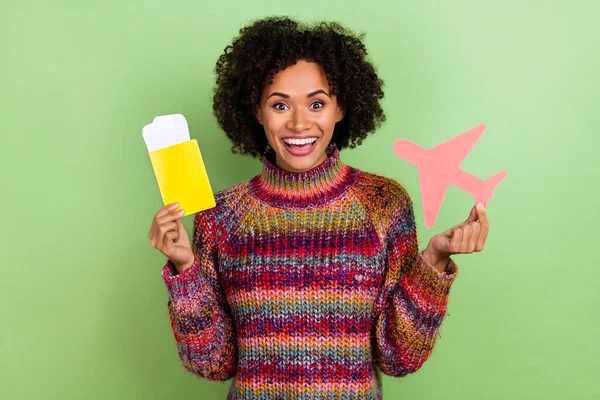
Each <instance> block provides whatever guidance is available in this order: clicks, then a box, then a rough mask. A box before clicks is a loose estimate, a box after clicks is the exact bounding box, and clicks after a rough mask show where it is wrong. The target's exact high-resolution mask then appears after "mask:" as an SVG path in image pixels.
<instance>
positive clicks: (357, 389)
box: [148, 17, 488, 400]
mask: <svg viewBox="0 0 600 400" xmlns="http://www.w3.org/2000/svg"><path fill="white" fill-rule="evenodd" d="M366 55H367V51H366V50H365V47H364V45H363V44H362V43H361V41H360V39H359V38H358V37H356V36H354V35H353V34H352V33H351V32H350V31H348V30H347V29H344V28H343V27H341V26H339V25H338V24H335V23H322V24H320V25H318V26H315V27H312V28H308V27H306V26H304V25H301V24H298V23H297V22H295V21H293V20H290V19H287V18H274V17H271V18H265V19H263V20H259V21H255V22H254V23H253V24H251V25H249V26H247V27H245V28H242V29H241V30H240V35H239V37H237V38H236V39H235V40H234V42H233V44H232V45H231V46H228V47H227V48H226V49H225V52H224V53H223V54H222V55H221V57H220V58H219V60H218V62H217V65H216V69H215V70H216V74H217V82H216V83H217V85H216V89H215V93H214V104H213V109H214V113H215V115H216V117H217V120H218V122H219V124H220V126H221V128H222V129H223V130H224V131H225V133H226V134H227V135H228V137H229V138H230V139H231V140H232V142H233V149H232V150H233V151H234V152H237V153H240V154H248V155H251V156H254V157H258V158H261V159H262V161H263V169H262V172H261V173H260V174H259V175H257V176H255V177H254V178H252V179H250V180H249V181H246V182H242V183H239V184H237V185H235V186H233V187H231V188H229V189H226V190H223V191H221V192H219V193H216V194H215V197H216V201H217V205H216V207H215V208H212V209H210V210H206V211H203V212H200V213H197V214H196V215H195V219H194V228H193V238H192V243H190V240H189V238H188V235H187V233H186V232H185V230H184V228H183V226H182V224H181V221H180V218H181V215H182V212H181V211H179V212H176V211H175V209H176V207H177V206H178V205H177V204H171V205H168V206H166V207H164V208H162V209H161V210H159V211H158V212H157V213H156V215H155V216H154V220H153V222H152V227H151V229H150V232H149V234H148V237H149V238H150V239H151V241H152V246H153V247H155V248H157V249H158V250H160V251H161V252H162V253H163V254H165V255H166V256H167V257H168V261H167V263H166V264H165V266H164V267H163V268H162V272H161V274H162V277H163V279H164V281H165V284H166V286H167V289H168V293H169V302H168V310H169V316H170V321H171V326H172V329H173V332H174V335H175V339H176V342H177V346H178V353H179V357H180V359H181V361H182V363H183V366H184V367H185V368H186V369H187V370H188V371H190V372H192V373H194V374H196V375H198V376H201V377H204V378H208V379H214V380H227V379H230V378H232V377H234V378H235V379H234V380H233V382H232V384H231V388H230V391H229V395H228V399H269V400H272V399H295V398H302V399H308V398H311V399H316V398H319V399H338V398H344V399H381V398H382V388H381V375H380V372H379V371H382V372H383V373H385V374H387V375H391V376H396V377H400V376H404V375H406V374H409V373H411V372H414V371H416V370H417V369H419V368H420V367H421V365H422V364H423V362H425V360H426V359H427V358H428V356H429V355H430V353H431V351H432V349H433V346H434V343H435V340H436V335H437V333H438V331H439V328H440V325H441V322H442V319H443V318H444V316H445V315H446V306H447V300H448V295H449V291H450V287H451V285H452V283H453V281H454V279H455V278H456V275H457V272H458V271H457V266H456V264H455V263H454V262H453V261H452V260H451V258H450V256H451V255H453V254H457V253H471V252H473V251H480V250H482V249H483V246H484V243H485V239H486V236H487V231H488V228H487V220H486V217H485V213H484V210H483V209H482V208H480V207H474V208H473V209H472V210H471V214H470V215H469V217H468V219H467V220H466V221H465V222H463V223H462V224H460V225H457V226H456V227H453V228H451V229H449V230H447V231H446V232H444V233H441V234H438V235H436V236H435V237H433V238H432V239H431V241H430V242H429V244H428V246H427V247H426V248H425V250H424V251H423V252H419V249H418V242H417V235H416V229H415V222H414V215H413V208H412V203H411V200H410V198H409V196H408V194H407V192H406V191H405V189H404V188H403V187H402V186H401V185H400V184H399V183H398V182H396V181H394V180H392V179H390V178H387V177H383V176H378V175H374V174H371V173H367V172H364V171H361V170H358V169H356V168H353V167H350V166H348V165H346V164H344V163H343V162H342V161H341V159H340V156H339V151H340V150H341V149H344V148H347V147H355V146H356V145H358V144H360V143H361V141H362V140H363V139H364V138H365V137H366V136H367V135H368V134H369V133H371V132H373V131H374V130H375V129H376V128H377V127H378V126H379V125H380V124H381V122H383V121H384V119H385V117H384V113H383V111H382V109H381V107H380V105H379V100H380V99H381V98H382V97H383V92H382V85H383V82H382V81H381V80H380V79H379V78H378V77H377V75H376V73H375V70H374V68H373V66H372V65H371V63H370V62H368V61H367V60H366Z"/></svg>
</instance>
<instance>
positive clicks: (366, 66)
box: [213, 16, 385, 158]
mask: <svg viewBox="0 0 600 400" xmlns="http://www.w3.org/2000/svg"><path fill="white" fill-rule="evenodd" d="M363 38H364V33H363V34H360V35H356V34H354V33H353V32H352V31H351V30H349V29H348V28H345V27H343V26H342V25H340V24H339V23H337V22H319V23H317V24H315V25H314V26H308V25H306V24H303V23H300V22H297V21H295V20H293V19H290V18H288V17H279V16H269V17H265V18H262V19H259V20H256V21H253V22H252V23H250V24H249V25H247V26H244V27H242V28H241V29H240V31H239V35H238V36H237V37H235V38H234V40H233V42H232V43H231V44H230V45H228V46H226V47H225V49H224V51H223V53H222V54H221V55H220V57H219V59H218V60H217V63H216V66H215V69H214V71H215V73H216V85H215V87H214V90H213V113H214V115H215V117H216V119H217V123H218V124H219V127H220V128H221V129H222V130H223V131H224V132H225V134H226V135H227V137H228V138H229V139H230V140H231V142H232V143H233V146H232V148H231V150H232V152H233V153H234V154H243V155H249V156H252V157H256V158H261V157H263V156H264V155H265V154H266V153H267V150H268V148H269V146H268V141H267V138H266V134H265V131H264V127H263V126H262V125H261V124H260V123H259V122H258V120H257V118H256V111H257V110H258V108H259V106H260V99H261V94H262V90H263V88H264V87H266V86H267V85H269V84H271V83H272V82H273V78H274V76H275V75H276V74H277V72H279V71H281V70H284V69H285V68H287V67H289V66H292V65H294V64H296V63H297V62H298V61H299V60H305V61H308V62H314V63H316V64H318V65H319V66H320V67H321V68H322V69H323V71H324V74H325V77H326V79H327V82H328V84H329V86H330V89H331V92H332V94H333V95H335V96H337V102H338V104H339V106H340V107H341V108H342V109H343V110H344V118H343V119H342V120H341V121H339V122H338V123H337V124H336V125H335V128H334V132H333V137H332V139H331V144H332V145H335V146H336V147H337V148H338V149H340V150H342V149H344V148H347V147H350V148H354V147H356V146H357V145H360V144H361V143H362V141H363V139H365V138H366V137H367V135H368V134H369V133H371V132H374V131H375V130H376V129H377V128H378V127H379V126H381V124H382V123H383V122H384V121H385V114H384V112H383V109H382V108H381V105H380V103H379V101H380V100H381V99H382V98H383V81H382V80H381V79H380V78H379V77H378V76H377V73H376V71H375V67H374V66H373V65H372V64H371V62H370V61H369V60H368V59H367V50H366V48H365V45H364V44H363V43H362V41H361V40H362V39H363Z"/></svg>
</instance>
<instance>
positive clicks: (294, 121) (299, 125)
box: [287, 109, 311, 132]
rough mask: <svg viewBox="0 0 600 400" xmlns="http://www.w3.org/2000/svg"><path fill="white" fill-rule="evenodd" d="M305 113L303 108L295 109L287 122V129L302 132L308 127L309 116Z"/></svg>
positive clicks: (309, 122)
mask: <svg viewBox="0 0 600 400" xmlns="http://www.w3.org/2000/svg"><path fill="white" fill-rule="evenodd" d="M305 113H306V111H305V110H303V109H296V110H295V111H294V112H293V113H292V116H291V118H290V119H289V121H288V122H287V127H288V129H291V130H294V131H297V132H302V131H305V130H306V129H307V128H309V127H310V124H311V121H310V116H307V115H306V114H305Z"/></svg>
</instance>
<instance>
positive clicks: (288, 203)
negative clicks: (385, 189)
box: [250, 145, 358, 208]
mask: <svg viewBox="0 0 600 400" xmlns="http://www.w3.org/2000/svg"><path fill="white" fill-rule="evenodd" d="M326 152H327V160H325V161H324V162H323V163H321V164H319V165H317V166H316V167H313V168H312V169H310V170H308V171H304V172H291V171H287V170H284V169H282V168H280V167H278V166H277V165H275V161H274V160H275V154H274V152H273V150H272V149H270V150H269V152H268V153H267V154H266V155H265V156H264V157H263V169H262V172H261V173H260V174H259V175H257V176H255V177H254V178H252V179H251V180H250V190H251V192H252V193H253V194H254V195H255V196H256V197H257V198H258V199H259V200H262V201H264V202H266V203H268V204H270V205H272V206H275V207H282V208H312V207H316V206H320V205H322V204H325V203H327V202H329V201H331V200H334V199H336V198H338V197H340V196H341V195H342V194H343V193H344V192H345V191H346V190H347V189H348V188H349V187H350V186H352V185H353V184H354V183H355V182H356V178H357V176H358V170H356V169H355V168H352V167H350V166H348V165H346V164H344V163H343V162H342V161H341V160H340V152H339V150H338V149H337V147H335V146H333V145H330V146H329V147H328V148H327V150H326Z"/></svg>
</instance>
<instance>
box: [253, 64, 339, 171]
mask: <svg viewBox="0 0 600 400" xmlns="http://www.w3.org/2000/svg"><path fill="white" fill-rule="evenodd" d="M343 117H344V113H343V111H342V110H341V109H340V107H339V106H338V103H337V98H336V96H333V95H331V93H330V88H329V85H328V83H327V78H326V77H325V74H324V72H323V70H322V69H321V68H320V66H319V65H318V64H315V63H312V62H307V61H304V60H300V61H298V63H296V64H295V65H292V66H290V67H288V68H286V69H285V70H283V71H279V72H278V73H277V74H276V75H275V77H274V78H273V83H271V84H270V85H268V86H266V87H265V88H264V89H263V91H262V95H261V99H260V106H259V109H258V110H257V113H256V118H257V120H258V122H259V123H260V124H261V125H262V126H263V127H264V129H265V134H266V135H267V140H268V142H269V144H270V145H271V147H272V148H273V150H275V154H276V160H275V164H276V165H277V166H278V167H279V168H282V169H285V170H288V171H292V172H303V171H307V170H309V169H311V168H314V167H316V166H317V165H319V164H321V163H322V162H323V161H325V160H327V153H326V150H327V146H329V143H330V142H331V137H332V136H333V129H334V128H335V124H336V122H339V121H341V120H342V118H343Z"/></svg>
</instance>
